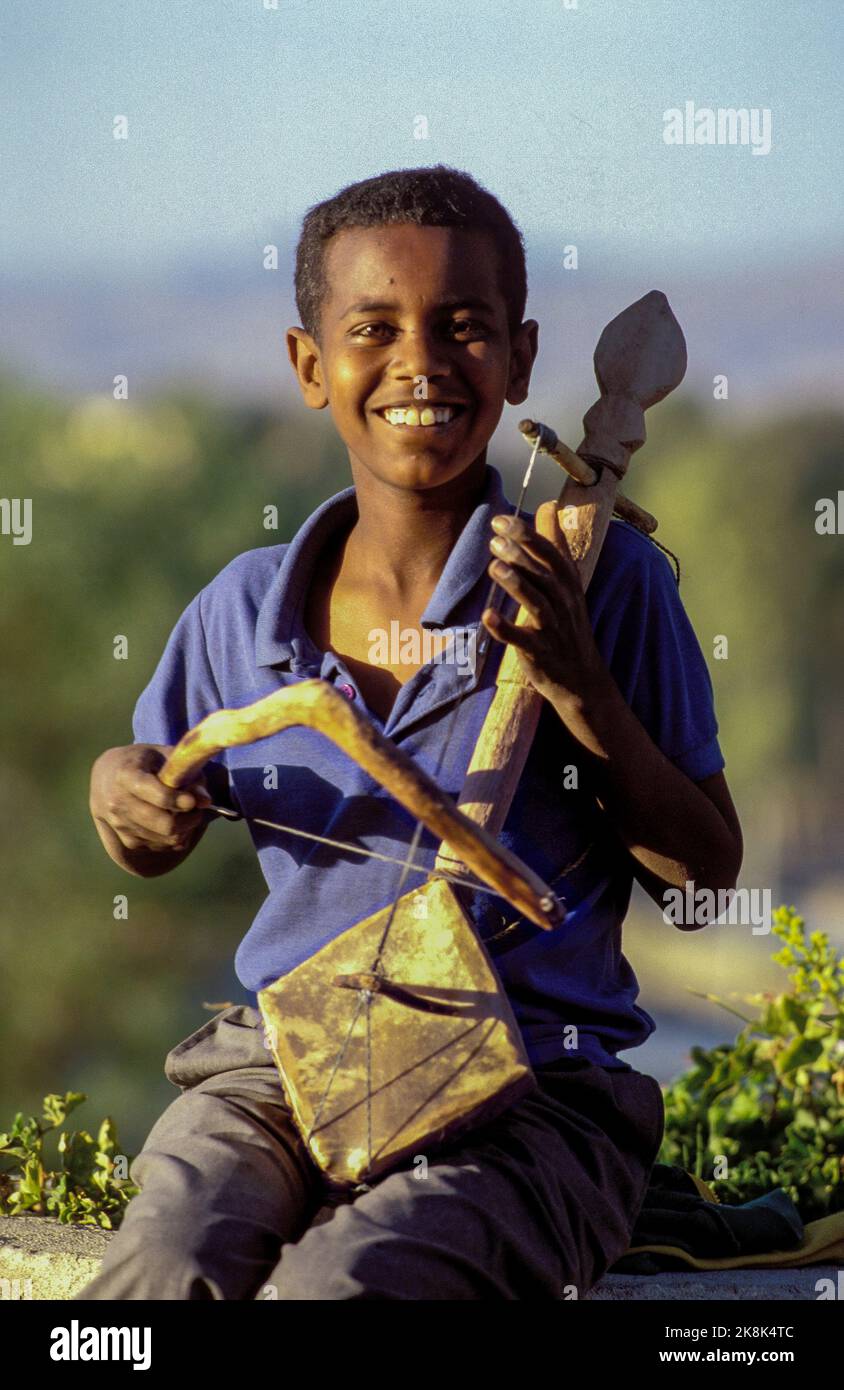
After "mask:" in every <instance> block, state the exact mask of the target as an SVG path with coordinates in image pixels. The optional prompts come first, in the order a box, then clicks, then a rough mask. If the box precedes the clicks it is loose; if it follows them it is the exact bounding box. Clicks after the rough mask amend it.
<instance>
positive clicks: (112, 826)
mask: <svg viewBox="0 0 844 1390" xmlns="http://www.w3.org/2000/svg"><path fill="white" fill-rule="evenodd" d="M172 751H173V750H172V748H170V747H167V746H166V745H164V744H157V743H131V744H129V745H128V746H126V747H124V748H109V749H107V750H106V752H105V753H102V754H101V755H100V757H99V758H97V760H96V762H95V763H94V766H93V767H92V769H91V790H90V798H89V806H90V810H91V815H92V816H93V818H94V823H95V825H96V827H97V831H98V833H99V835H100V839H101V840H102V842H103V844H104V845H105V848H106V849H107V850H108V852H109V854H110V855H111V857H112V859H114V860H115V861H116V862H117V863H119V864H121V865H122V867H124V868H129V869H135V870H136V871H137V870H138V869H139V868H140V867H141V865H142V863H144V862H145V861H146V859H147V856H150V855H152V856H157V857H158V865H160V869H161V870H163V869H165V867H166V868H172V867H174V863H175V862H176V861H180V860H181V859H182V858H183V857H184V856H185V854H187V853H188V852H189V851H190V850H191V849H192V848H193V846H194V845H195V844H196V843H197V841H198V839H199V838H200V836H199V835H197V834H196V831H197V830H198V829H200V828H202V829H204V827H205V825H206V824H207V817H206V815H205V808H206V807H208V806H210V805H211V804H212V799H211V795H210V793H209V791H208V788H207V786H206V784H205V782H204V780H203V779H202V778H199V779H197V780H196V781H194V782H192V783H191V784H190V785H189V786H187V787H181V788H180V789H179V790H178V791H176V790H174V789H173V788H171V787H165V786H164V783H163V782H160V781H159V780H158V777H157V776H156V773H157V772H158V771H159V770H160V768H162V767H163V765H164V762H165V760H166V758H167V756H168V754H170V753H171V752H172ZM127 851H128V853H127Z"/></svg>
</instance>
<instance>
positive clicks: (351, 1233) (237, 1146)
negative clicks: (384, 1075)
mask: <svg viewBox="0 0 844 1390" xmlns="http://www.w3.org/2000/svg"><path fill="white" fill-rule="evenodd" d="M534 1070H535V1072H536V1075H537V1078H538V1080H539V1082H540V1088H539V1090H538V1091H536V1092H534V1093H533V1094H532V1095H530V1096H528V1097H527V1098H526V1099H524V1100H522V1101H520V1102H518V1103H517V1104H516V1105H514V1106H512V1107H511V1108H510V1110H508V1111H507V1112H506V1113H505V1114H504V1115H503V1116H501V1117H499V1118H498V1119H496V1120H494V1121H492V1122H489V1123H487V1124H486V1125H484V1126H482V1127H480V1128H478V1129H475V1130H474V1131H472V1132H471V1133H470V1134H469V1135H468V1136H467V1137H464V1138H462V1139H460V1140H456V1141H453V1142H452V1143H451V1144H450V1145H449V1146H448V1147H447V1148H445V1149H443V1150H441V1151H439V1152H438V1153H436V1154H432V1156H431V1157H430V1159H429V1161H428V1167H427V1175H426V1176H424V1177H420V1176H418V1173H419V1171H420V1168H419V1165H415V1166H414V1164H413V1163H412V1162H409V1163H408V1164H407V1165H406V1166H405V1167H402V1168H400V1169H397V1170H395V1171H393V1172H391V1173H388V1174H387V1175H386V1176H385V1177H382V1178H379V1179H376V1180H375V1181H374V1183H373V1185H372V1187H371V1189H370V1190H369V1191H365V1192H362V1193H361V1194H360V1195H358V1196H356V1197H355V1198H354V1200H353V1201H347V1202H345V1203H342V1204H341V1205H338V1206H337V1207H336V1209H335V1210H334V1211H333V1213H332V1214H331V1216H330V1219H329V1220H327V1221H321V1222H319V1223H317V1224H316V1225H312V1224H311V1223H312V1222H313V1220H314V1217H315V1215H316V1213H317V1212H318V1211H319V1210H320V1209H321V1208H322V1207H323V1206H324V1205H325V1203H326V1201H327V1200H328V1199H329V1198H328V1190H327V1188H326V1187H325V1185H324V1182H323V1179H322V1175H321V1173H320V1170H319V1169H318V1168H317V1167H316V1165H315V1164H314V1163H313V1161H312V1159H311V1158H310V1156H309V1154H308V1152H307V1150H306V1148H305V1146H304V1144H303V1142H302V1140H301V1139H300V1137H299V1134H298V1132H297V1130H296V1128H295V1126H294V1124H293V1120H292V1117H291V1113H290V1110H289V1107H288V1106H287V1104H286V1102H285V1099H284V1095H283V1092H282V1089H281V1083H280V1081H279V1077H278V1073H277V1071H276V1068H275V1064H274V1062H273V1059H272V1056H271V1054H270V1053H269V1052H268V1051H267V1049H266V1047H265V1045H264V1036H263V1031H262V1027H261V1018H260V1015H259V1013H258V1012H257V1010H255V1009H252V1008H249V1007H246V1006H243V1005H238V1006H236V1007H234V1008H230V1009H227V1010H225V1011H224V1012H223V1013H221V1014H218V1015H217V1016H216V1017H215V1018H213V1019H210V1020H209V1021H208V1022H207V1023H206V1024H204V1026H203V1027H202V1028H200V1029H198V1031H197V1032H195V1033H193V1034H191V1036H190V1037H188V1038H186V1039H185V1040H184V1042H181V1043H179V1045H178V1046H177V1047H175V1048H174V1049H173V1050H172V1052H170V1053H169V1054H168V1056H167V1061H166V1063H165V1073H166V1075H167V1077H168V1078H169V1079H170V1080H171V1081H172V1082H173V1083H174V1084H175V1085H176V1086H178V1087H180V1088H181V1090H182V1094H181V1095H180V1096H179V1097H178V1098H177V1099H175V1100H174V1101H173V1102H172V1103H171V1105H169V1106H168V1108H167V1109H166V1110H165V1112H164V1114H163V1115H162V1116H161V1117H160V1119H158V1120H157V1121H156V1123H155V1125H154V1126H153V1128H152V1130H151V1131H150V1134H149V1136H148V1138H147V1140H146V1142H145V1144H144V1146H143V1149H142V1150H141V1152H140V1153H139V1154H138V1156H137V1158H136V1159H135V1160H134V1162H133V1163H132V1165H131V1169H130V1175H131V1177H132V1179H133V1180H134V1181H135V1182H136V1183H137V1184H138V1185H139V1186H140V1188H141V1189H142V1190H141V1192H140V1193H139V1194H138V1195H137V1196H136V1197H134V1198H133V1199H132V1201H131V1202H130V1204H129V1206H128V1208H127V1211H126V1215H125V1218H124V1221H123V1225H122V1226H121V1227H120V1229H119V1231H118V1232H117V1234H116V1235H115V1236H114V1238H113V1240H112V1241H111V1244H110V1246H109V1249H108V1251H107V1253H106V1256H105V1259H104V1261H103V1264H102V1268H101V1270H100V1272H99V1274H98V1275H97V1276H96V1277H95V1278H94V1279H93V1280H92V1281H91V1282H90V1283H89V1284H87V1285H86V1286H85V1288H84V1289H83V1290H82V1291H81V1292H80V1293H79V1294H77V1295H76V1299H75V1300H73V1301H85V1300H89V1299H272V1298H279V1299H302V1300H305V1299H316V1300H326V1299H492V1300H497V1299H508V1300H511V1299H557V1300H560V1299H567V1298H582V1297H583V1295H584V1294H585V1293H586V1292H587V1291H588V1290H589V1289H590V1288H591V1287H592V1285H593V1284H594V1283H596V1282H597V1280H598V1279H600V1277H601V1275H602V1274H603V1273H604V1272H605V1271H606V1270H607V1268H608V1267H609V1266H610V1265H612V1264H614V1263H615V1261H616V1260H617V1259H619V1258H620V1257H621V1256H622V1255H623V1254H624V1253H625V1252H626V1250H627V1248H628V1246H629V1243H630V1234H631V1231H632V1229H633V1224H634V1222H635V1220H636V1217H637V1215H638V1213H639V1209H640V1207H641V1205H642V1202H643V1199H644V1195H645V1190H646V1188H647V1185H648V1178H649V1175H650V1171H651V1167H652V1165H653V1162H654V1160H655V1158H656V1155H657V1152H658V1150H659V1146H660V1142H661V1139H662V1130H663V1120H664V1110H663V1102H662V1093H661V1091H660V1088H659V1085H658V1084H657V1082H656V1081H655V1080H654V1079H653V1077H650V1076H645V1075H643V1074H641V1073H640V1072H636V1071H629V1072H617V1071H616V1072H614V1071H607V1070H606V1069H604V1068H602V1067H596V1066H593V1065H591V1064H590V1063H588V1062H586V1061H585V1060H584V1059H582V1058H574V1057H567V1058H566V1059H565V1060H563V1061H560V1062H555V1063H553V1064H551V1065H545V1066H541V1067H536V1068H535V1069H534Z"/></svg>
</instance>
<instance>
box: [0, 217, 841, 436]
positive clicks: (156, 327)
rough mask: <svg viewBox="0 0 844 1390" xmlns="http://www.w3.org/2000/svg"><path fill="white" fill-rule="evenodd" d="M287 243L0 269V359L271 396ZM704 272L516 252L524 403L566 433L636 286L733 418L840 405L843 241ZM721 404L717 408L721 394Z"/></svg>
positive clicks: (141, 386) (69, 373)
mask: <svg viewBox="0 0 844 1390" xmlns="http://www.w3.org/2000/svg"><path fill="white" fill-rule="evenodd" d="M293 245H294V243H293V239H292V237H288V238H285V240H284V241H283V242H282V241H280V242H279V244H278V263H279V269H278V270H276V271H270V270H264V269H263V266H262V258H263V247H262V246H259V245H256V246H255V247H254V248H250V250H249V254H250V258H251V260H252V263H253V264H252V266H251V267H249V268H244V265H243V254H244V253H243V246H242V245H239V246H238V247H237V248H236V249H234V248H233V249H232V250H231V252H230V254H228V255H221V256H218V257H217V258H216V259H213V260H207V261H202V260H201V259H193V260H191V259H185V260H183V261H181V262H178V263H171V264H170V265H169V266H161V267H158V268H155V267H151V268H150V269H149V271H148V272H147V273H145V274H144V275H138V274H134V273H127V274H126V275H125V276H121V277H120V278H117V277H116V275H115V273H114V272H106V271H101V272H97V271H96V270H93V271H89V272H87V273H83V272H80V271H75V272H67V273H64V272H63V271H62V268H61V266H59V265H52V266H47V267H45V269H44V270H43V272H40V273H39V274H38V275H35V274H32V275H30V276H22V275H18V276H13V277H9V276H6V277H0V309H2V315H3V320H4V324H5V332H4V334H3V339H2V347H0V354H1V355H2V356H0V365H2V368H3V370H5V371H6V372H9V371H11V372H12V373H14V374H16V375H20V376H22V377H23V378H24V379H27V380H28V381H29V382H30V384H32V385H36V384H38V385H41V386H43V387H44V388H46V389H48V390H50V391H51V392H59V393H62V394H65V393H68V394H71V395H76V394H89V393H95V394H98V393H107V392H109V391H110V390H111V382H112V378H113V377H114V376H115V375H116V374H118V373H125V374H127V375H128V376H129V381H130V392H131V394H133V395H135V396H136V397H137V396H138V395H141V396H148V395H151V394H155V393H156V392H158V391H165V390H168V389H170V388H172V387H173V386H174V385H178V386H191V387H195V388H199V389H201V390H202V391H203V393H208V394H210V395H212V396H217V397H218V398H220V399H221V400H223V401H232V402H255V403H258V402H260V403H263V404H269V403H270V402H273V401H275V402H278V401H280V400H283V399H285V398H288V397H289V396H290V394H291V393H292V392H293V391H294V383H293V378H292V374H291V371H290V367H289V365H288V362H287V358H286V352H285V348H284V336H283V335H284V330H285V329H286V328H287V326H288V325H289V324H291V323H295V322H297V321H298V316H297V314H296V312H295V309H294V306H293V296H292V285H291V280H292V274H291V267H292V264H293ZM741 252H742V254H741V256H740V257H737V261H736V267H735V269H734V270H729V269H728V270H726V271H724V272H722V273H718V274H716V273H709V274H708V273H707V272H706V271H705V270H702V269H701V268H699V267H697V268H696V267H694V266H692V265H689V264H687V263H684V264H683V266H682V268H681V269H677V268H676V267H675V268H673V269H670V270H668V269H666V271H665V272H664V273H661V272H660V271H659V270H656V271H655V269H654V264H653V262H652V259H651V257H650V256H648V255H644V256H643V257H641V258H637V257H634V256H633V255H631V254H629V253H627V254H625V255H620V254H619V253H618V252H617V251H616V250H614V249H613V248H612V247H611V246H603V247H598V248H596V247H595V246H594V244H592V243H590V244H589V246H588V247H581V248H579V261H580V265H579V268H578V269H577V270H567V269H565V268H564V267H563V242H562V241H561V242H560V244H559V245H555V246H554V247H553V249H552V248H551V247H550V246H545V247H544V248H542V249H540V250H538V251H537V250H536V249H534V248H529V270H530V274H531V294H530V299H529V303H528V313H529V314H531V315H532V316H533V317H536V318H537V319H538V320H539V323H540V344H541V352H540V357H539V360H538V363H537V367H536V373H535V376H534V386H533V390H532V393H531V407H532V409H533V410H534V411H535V413H537V414H539V413H540V412H544V413H545V414H546V415H547V416H548V418H549V420H551V421H554V422H556V421H559V422H560V424H561V425H562V426H563V427H565V428H566V429H571V428H575V429H576V427H577V423H578V421H579V417H580V416H581V415H582V413H583V411H584V410H585V409H586V408H587V406H588V405H590V404H591V402H592V400H593V399H594V396H595V386H594V379H593V377H592V372H591V357H592V352H593V350H594V347H595V343H596V341H597V337H598V334H599V333H600V330H601V329H602V327H603V326H604V324H605V323H606V322H607V321H608V320H609V319H610V318H612V317H613V316H614V315H615V314H616V313H618V312H619V311H620V310H621V309H622V308H624V307H625V305H626V304H628V303H630V302H631V301H633V300H635V299H638V298H639V297H640V296H641V295H642V294H644V293H646V292H647V291H648V290H650V289H654V288H657V289H662V290H664V291H665V293H666V294H667V295H668V298H669V300H670V302H671V304H672V307H673V309H674V312H675V314H676V315H677V317H678V319H679V321H680V323H681V325H682V327H683V330H684V332H685V334H686V339H687V341H688V344H689V369H688V375H687V377H686V381H685V382H684V385H683V387H682V388H681V390H682V392H683V393H686V392H689V391H691V392H692V393H693V394H695V395H696V396H699V397H704V398H705V397H710V398H711V396H712V390H713V385H712V383H713V377H714V376H716V375H718V374H722V373H723V374H726V375H727V377H728V380H729V398H728V400H729V407H730V408H731V411H737V412H739V413H741V414H743V415H744V414H747V413H748V412H749V413H757V412H769V411H771V410H772V409H773V410H776V411H779V410H781V409H783V408H785V407H788V406H793V405H799V406H801V407H805V406H807V405H825V406H827V407H828V406H830V405H833V404H835V403H837V402H838V400H839V399H840V395H841V385H840V384H841V381H842V380H844V334H842V322H844V251H842V250H841V249H840V248H838V247H835V248H830V250H829V253H828V255H827V256H826V258H825V259H818V258H817V257H814V258H812V259H807V260H806V261H805V262H801V261H797V260H792V261H786V262H783V261H780V262H778V263H777V265H776V266H771V265H769V264H766V265H762V264H760V265H759V266H758V268H756V269H752V270H748V269H747V264H748V254H747V252H748V248H747V247H743V248H741ZM723 404H724V405H727V403H726V402H725V403H723Z"/></svg>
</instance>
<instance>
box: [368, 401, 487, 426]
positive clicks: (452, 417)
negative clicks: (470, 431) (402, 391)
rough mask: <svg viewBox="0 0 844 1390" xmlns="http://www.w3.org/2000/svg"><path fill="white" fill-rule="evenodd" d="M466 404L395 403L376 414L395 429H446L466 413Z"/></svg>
mask: <svg viewBox="0 0 844 1390" xmlns="http://www.w3.org/2000/svg"><path fill="white" fill-rule="evenodd" d="M465 410H466V407H465V405H458V404H453V405H418V406H415V405H409V406H404V405H394V406H385V407H383V408H382V409H381V410H377V411H376V412H375V413H376V415H380V417H381V419H382V420H384V421H386V423H387V424H388V425H390V426H391V427H392V428H393V429H409V430H418V429H423V430H445V429H448V428H449V426H450V425H453V424H454V422H455V421H456V420H457V419H459V417H460V416H461V415H463V414H464V413H465Z"/></svg>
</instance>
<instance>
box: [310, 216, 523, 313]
mask: <svg viewBox="0 0 844 1390" xmlns="http://www.w3.org/2000/svg"><path fill="white" fill-rule="evenodd" d="M325 273H326V281H327V294H326V306H329V305H330V308H331V312H332V315H333V316H338V317H339V316H342V315H343V314H344V313H345V312H346V311H347V310H348V309H350V308H351V307H352V306H353V305H355V304H356V303H358V302H362V301H367V300H369V299H371V298H372V296H373V295H376V294H377V295H385V296H389V297H390V298H391V299H395V300H397V301H398V299H400V298H405V297H411V298H414V299H417V300H418V298H419V297H420V296H422V297H423V298H425V299H428V298H431V297H443V298H448V299H452V298H457V299H459V298H461V297H465V298H466V299H470V298H471V299H474V300H478V299H483V300H487V301H488V302H489V303H490V304H491V305H492V306H493V307H496V306H497V307H501V308H502V310H503V311H506V305H505V302H504V297H503V295H502V292H501V288H500V280H499V274H498V252H497V248H496V245H495V242H494V241H493V239H492V237H491V236H490V234H489V233H488V232H485V231H482V230H480V229H476V228H463V227H419V226H417V225H416V224H415V223H404V222H401V223H395V224H388V225H386V226H378V227H347V228H344V229H343V230H342V231H340V232H337V233H335V235H334V236H333V237H332V238H331V240H330V242H329V243H328V246H327V248H326V257H325Z"/></svg>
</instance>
